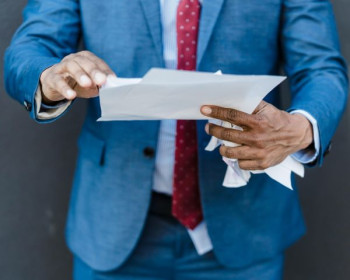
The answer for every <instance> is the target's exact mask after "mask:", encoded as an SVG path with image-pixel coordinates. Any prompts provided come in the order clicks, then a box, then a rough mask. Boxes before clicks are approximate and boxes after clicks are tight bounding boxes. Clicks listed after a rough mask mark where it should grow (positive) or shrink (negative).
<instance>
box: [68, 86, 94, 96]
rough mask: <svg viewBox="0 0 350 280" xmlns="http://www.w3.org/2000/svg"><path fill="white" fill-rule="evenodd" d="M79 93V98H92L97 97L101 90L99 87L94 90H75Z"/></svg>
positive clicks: (79, 88) (78, 88)
mask: <svg viewBox="0 0 350 280" xmlns="http://www.w3.org/2000/svg"><path fill="white" fill-rule="evenodd" d="M74 90H75V91H76V93H77V97H80V98H92V97H96V96H98V94H99V90H98V88H97V87H94V88H81V87H80V86H78V87H76V88H74Z"/></svg>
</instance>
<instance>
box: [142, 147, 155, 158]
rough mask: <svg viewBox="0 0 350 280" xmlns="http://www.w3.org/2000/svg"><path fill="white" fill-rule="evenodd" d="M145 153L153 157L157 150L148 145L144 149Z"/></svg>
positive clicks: (146, 155)
mask: <svg viewBox="0 0 350 280" xmlns="http://www.w3.org/2000/svg"><path fill="white" fill-rule="evenodd" d="M143 154H144V155H145V157H148V158H152V157H154V154H155V152H154V149H153V148H151V147H146V148H144V149H143Z"/></svg>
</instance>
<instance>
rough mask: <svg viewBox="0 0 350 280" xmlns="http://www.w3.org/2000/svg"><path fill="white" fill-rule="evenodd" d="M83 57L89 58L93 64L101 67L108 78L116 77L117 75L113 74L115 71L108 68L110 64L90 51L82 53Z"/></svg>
mask: <svg viewBox="0 0 350 280" xmlns="http://www.w3.org/2000/svg"><path fill="white" fill-rule="evenodd" d="M81 55H82V56H83V57H86V58H88V59H89V60H90V61H92V62H93V63H95V64H96V65H97V66H98V67H99V69H100V70H101V71H102V72H103V73H105V74H106V75H107V76H108V75H114V76H115V73H114V72H113V70H112V69H111V68H110V67H109V66H108V64H107V63H106V62H105V61H104V60H103V59H101V58H99V57H98V56H96V55H94V54H93V53H91V52H89V51H83V52H81Z"/></svg>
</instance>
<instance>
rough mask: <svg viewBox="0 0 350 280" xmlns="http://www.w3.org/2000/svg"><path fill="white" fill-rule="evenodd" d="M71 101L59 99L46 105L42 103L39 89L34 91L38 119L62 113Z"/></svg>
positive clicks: (48, 118) (50, 117) (57, 115)
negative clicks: (59, 100)
mask: <svg viewBox="0 0 350 280" xmlns="http://www.w3.org/2000/svg"><path fill="white" fill-rule="evenodd" d="M71 103H72V101H68V100H65V101H61V102H59V103H57V104H55V105H47V104H44V103H42V96H41V89H40V87H38V90H37V91H36V93H35V105H36V112H35V113H36V117H37V119H39V120H51V119H54V118H57V117H59V116H60V115H62V114H63V113H64V112H65V111H66V110H67V109H68V107H69V105H70V104H71Z"/></svg>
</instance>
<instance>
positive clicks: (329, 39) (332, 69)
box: [281, 0, 348, 165]
mask: <svg viewBox="0 0 350 280" xmlns="http://www.w3.org/2000/svg"><path fill="white" fill-rule="evenodd" d="M282 15H283V16H282V36H281V44H282V50H283V58H284V66H285V72H286V73H287V75H288V76H289V77H290V86H291V93H292V102H291V107H290V108H289V111H293V110H304V111H306V112H308V113H309V114H311V115H312V116H313V117H314V118H315V119H316V120H317V124H318V128H319V133H320V144H321V145H320V154H319V156H318V159H317V163H318V164H319V165H321V164H322V161H323V157H324V153H325V151H326V150H327V149H328V146H329V145H330V141H331V138H332V137H333V134H334V132H335V130H336V128H337V125H338V123H339V121H340V118H341V115H342V113H343V112H344V110H345V106H346V102H347V91H348V78H347V69H346V63H345V61H344V59H343V58H342V56H341V54H340V51H339V42H338V36H337V30H336V26H335V19H334V16H333V10H332V6H331V4H330V3H329V1H327V0H285V1H284V3H283V13H282Z"/></svg>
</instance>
